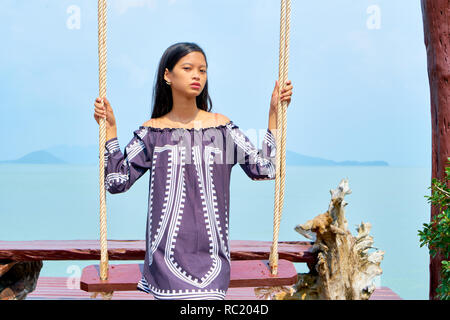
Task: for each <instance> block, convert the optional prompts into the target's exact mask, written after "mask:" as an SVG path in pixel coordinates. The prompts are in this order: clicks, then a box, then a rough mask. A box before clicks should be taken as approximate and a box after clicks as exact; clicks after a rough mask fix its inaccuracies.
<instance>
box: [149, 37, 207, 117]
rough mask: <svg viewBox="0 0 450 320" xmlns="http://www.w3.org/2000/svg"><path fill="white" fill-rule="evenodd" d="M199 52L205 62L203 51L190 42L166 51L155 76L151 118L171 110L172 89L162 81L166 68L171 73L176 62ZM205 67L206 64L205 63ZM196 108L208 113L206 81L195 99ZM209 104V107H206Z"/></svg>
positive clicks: (174, 45)
mask: <svg viewBox="0 0 450 320" xmlns="http://www.w3.org/2000/svg"><path fill="white" fill-rule="evenodd" d="M194 51H199V52H201V53H202V54H203V56H204V57H205V61H206V55H205V53H204V52H203V50H202V49H201V48H200V47H199V46H198V45H197V44H195V43H192V42H179V43H175V44H173V45H171V46H170V47H169V48H167V49H166V51H165V52H164V54H163V55H162V57H161V60H160V61H159V67H158V73H157V74H156V79H155V80H156V81H155V82H156V83H155V87H154V89H153V106H152V118H159V117H161V116H163V115H165V114H167V113H169V112H170V110H172V106H173V99H172V88H171V87H170V86H169V85H168V84H167V83H166V81H165V80H164V72H165V70H166V68H167V69H168V70H169V71H172V70H173V68H174V66H175V65H176V64H177V62H178V61H179V60H180V59H181V58H183V57H184V56H185V55H187V54H189V53H191V52H194ZM206 67H208V62H207V61H206ZM196 102H197V108H199V109H202V110H204V111H208V112H210V111H211V109H212V101H211V98H210V97H209V94H208V80H206V83H205V87H204V88H203V91H202V92H201V93H200V94H199V95H198V96H197V97H196ZM208 103H209V106H208Z"/></svg>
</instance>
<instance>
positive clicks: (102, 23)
mask: <svg viewBox="0 0 450 320" xmlns="http://www.w3.org/2000/svg"><path fill="white" fill-rule="evenodd" d="M106 31H107V29H106V0H98V61H99V64H98V66H99V69H98V71H99V93H100V98H101V99H102V104H103V97H106V61H107V60H106ZM105 144H106V119H104V118H100V126H99V152H100V178H99V184H100V279H101V280H107V279H108V243H107V237H106V226H107V224H106V190H105V161H104V160H105Z"/></svg>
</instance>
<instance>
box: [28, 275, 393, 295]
mask: <svg viewBox="0 0 450 320" xmlns="http://www.w3.org/2000/svg"><path fill="white" fill-rule="evenodd" d="M73 280H74V279H70V278H66V277H40V278H39V279H38V283H37V287H36V290H34V291H33V292H32V293H30V294H29V295H28V296H27V300H92V299H91V297H90V293H89V292H85V291H83V290H81V289H79V283H78V282H77V281H73ZM94 300H102V298H101V297H97V298H95V299H94ZM112 300H154V298H153V296H152V295H151V294H146V293H144V292H141V291H120V292H119V291H117V292H114V295H113V297H112ZM225 300H258V299H257V298H256V296H255V294H254V292H253V288H230V289H228V291H227V295H226V297H225ZM370 300H401V298H400V297H399V296H398V295H397V294H396V293H394V292H393V291H392V290H391V289H389V288H387V287H380V288H377V289H376V290H375V292H374V293H373V294H372V296H371V297H370Z"/></svg>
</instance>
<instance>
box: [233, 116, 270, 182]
mask: <svg viewBox="0 0 450 320" xmlns="http://www.w3.org/2000/svg"><path fill="white" fill-rule="evenodd" d="M226 127H227V129H228V130H229V133H230V134H231V137H232V138H233V140H234V141H235V143H236V145H237V146H238V147H239V148H241V149H242V150H243V151H244V152H245V153H246V154H248V155H249V156H250V157H251V158H253V159H251V161H252V163H255V161H256V164H257V166H258V167H259V168H267V178H261V179H257V180H269V179H273V178H275V174H276V171H275V165H274V163H272V161H270V160H269V159H266V158H264V157H261V156H260V155H259V153H258V149H256V148H255V147H253V145H252V143H251V142H250V141H246V139H245V136H244V135H243V134H240V133H239V132H238V131H237V130H236V129H234V128H233V126H232V124H227V125H226ZM274 142H275V139H274V137H273V136H272V134H271V133H269V131H267V132H266V134H265V135H264V139H263V147H264V144H267V145H268V146H269V147H270V150H271V156H273V154H274V150H275V146H276V145H275V143H274Z"/></svg>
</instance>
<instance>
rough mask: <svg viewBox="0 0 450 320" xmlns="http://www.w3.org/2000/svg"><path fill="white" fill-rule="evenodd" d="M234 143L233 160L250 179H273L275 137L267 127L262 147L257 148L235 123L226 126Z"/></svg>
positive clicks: (274, 172)
mask: <svg viewBox="0 0 450 320" xmlns="http://www.w3.org/2000/svg"><path fill="white" fill-rule="evenodd" d="M228 128H229V132H230V136H231V138H232V140H233V143H234V154H235V156H234V160H235V162H236V163H239V165H240V166H241V168H242V169H243V170H244V172H245V173H246V174H247V176H249V177H250V179H252V180H274V179H275V174H276V171H275V169H276V168H275V165H276V143H275V137H274V135H273V133H272V131H270V129H268V128H267V130H266V133H265V135H264V138H263V141H262V148H261V149H257V148H256V147H255V146H254V145H253V143H252V142H251V141H250V139H249V138H248V137H247V136H246V135H245V134H244V133H243V132H242V131H241V130H240V129H239V127H238V126H236V125H235V124H231V125H230V126H228Z"/></svg>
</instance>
